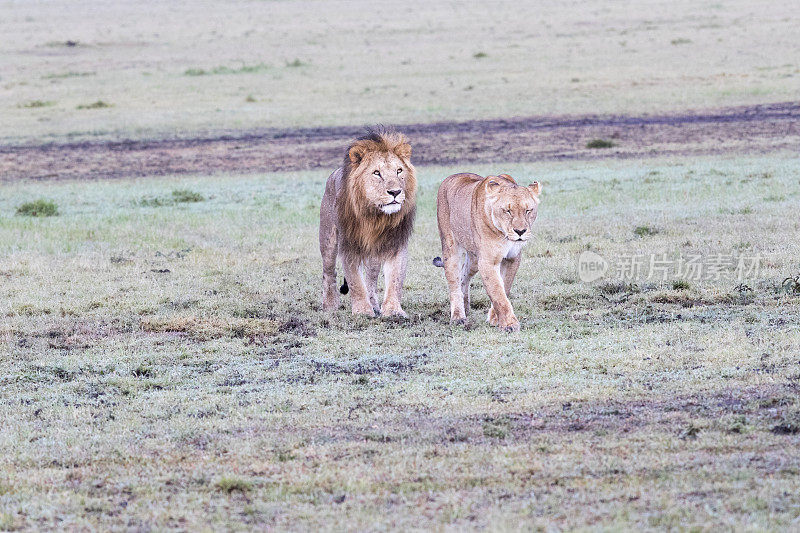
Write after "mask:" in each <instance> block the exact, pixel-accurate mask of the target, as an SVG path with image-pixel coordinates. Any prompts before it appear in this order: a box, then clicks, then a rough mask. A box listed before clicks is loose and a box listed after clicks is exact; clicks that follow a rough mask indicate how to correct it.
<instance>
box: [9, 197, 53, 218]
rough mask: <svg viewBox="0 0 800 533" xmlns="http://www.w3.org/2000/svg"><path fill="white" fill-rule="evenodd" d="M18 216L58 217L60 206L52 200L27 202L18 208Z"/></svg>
mask: <svg viewBox="0 0 800 533" xmlns="http://www.w3.org/2000/svg"><path fill="white" fill-rule="evenodd" d="M16 213H17V215H19V216H23V217H54V216H56V215H58V206H57V205H56V204H55V202H53V201H51V200H45V199H43V198H42V199H39V200H35V201H33V202H25V203H24V204H22V205H20V206H19V207H17V212H16Z"/></svg>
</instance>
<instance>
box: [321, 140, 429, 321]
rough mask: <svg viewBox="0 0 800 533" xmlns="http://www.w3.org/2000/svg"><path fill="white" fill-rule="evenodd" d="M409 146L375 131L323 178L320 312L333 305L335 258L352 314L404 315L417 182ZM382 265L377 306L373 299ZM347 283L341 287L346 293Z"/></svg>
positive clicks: (336, 296) (335, 301)
mask: <svg viewBox="0 0 800 533" xmlns="http://www.w3.org/2000/svg"><path fill="white" fill-rule="evenodd" d="M410 158H411V145H410V144H409V143H408V141H407V140H406V138H405V137H404V136H403V135H401V134H400V133H397V132H396V131H393V130H390V129H386V128H383V127H376V128H373V129H371V130H369V131H368V132H367V134H366V135H364V136H363V137H361V138H359V139H356V140H355V141H353V143H352V144H351V145H350V147H349V148H348V149H347V153H346V154H345V158H344V165H343V166H342V167H340V168H338V169H336V170H335V171H334V172H333V174H331V175H330V177H328V182H327V184H326V186H325V194H324V195H323V197H322V207H321V209H320V221H319V249H320V252H322V308H323V309H324V310H326V311H329V310H333V309H336V308H338V307H339V294H338V293H337V292H336V258H337V256H338V257H340V258H341V260H342V267H343V269H344V276H345V281H344V284H343V285H342V289H341V291H342V294H347V292H348V288H349V290H350V302H351V305H352V310H353V314H354V315H355V314H365V315H370V316H375V315H376V314H381V315H382V316H403V317H405V316H406V313H405V311H403V308H402V307H401V305H400V299H401V296H402V292H403V281H404V280H405V277H406V264H407V261H408V239H409V237H410V236H411V231H412V229H413V227H414V216H415V213H416V191H417V180H416V177H415V172H414V167H413V166H412V165H411V160H410ZM381 266H383V277H384V282H385V284H386V292H385V294H384V298H383V305H382V306H381V305H379V304H378V299H377V296H376V294H375V293H376V291H377V286H378V275H379V274H380V270H381ZM348 284H349V287H348Z"/></svg>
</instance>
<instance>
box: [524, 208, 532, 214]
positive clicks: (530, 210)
mask: <svg viewBox="0 0 800 533" xmlns="http://www.w3.org/2000/svg"><path fill="white" fill-rule="evenodd" d="M532 212H533V209H526V210H525V214H526V215H530V214H531V213H532Z"/></svg>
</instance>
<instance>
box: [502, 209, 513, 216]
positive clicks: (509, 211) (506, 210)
mask: <svg viewBox="0 0 800 533" xmlns="http://www.w3.org/2000/svg"><path fill="white" fill-rule="evenodd" d="M503 211H505V212H506V214H507V215H510V214H511V209H503Z"/></svg>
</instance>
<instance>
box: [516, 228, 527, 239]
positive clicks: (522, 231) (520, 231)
mask: <svg viewBox="0 0 800 533" xmlns="http://www.w3.org/2000/svg"><path fill="white" fill-rule="evenodd" d="M525 231H526V229H525V228H523V229H517V228H514V233H516V234H517V235H519V236H520V237H522V234H523V233H525Z"/></svg>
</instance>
